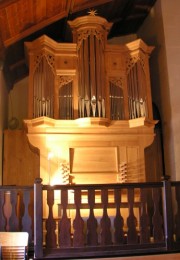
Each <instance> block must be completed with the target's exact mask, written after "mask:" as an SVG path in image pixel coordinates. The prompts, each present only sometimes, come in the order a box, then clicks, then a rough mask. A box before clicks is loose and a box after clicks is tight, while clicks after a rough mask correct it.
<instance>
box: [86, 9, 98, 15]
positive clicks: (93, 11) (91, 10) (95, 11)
mask: <svg viewBox="0 0 180 260" xmlns="http://www.w3.org/2000/svg"><path fill="white" fill-rule="evenodd" d="M88 14H89V15H90V16H96V15H97V10H94V9H90V10H89V12H88Z"/></svg>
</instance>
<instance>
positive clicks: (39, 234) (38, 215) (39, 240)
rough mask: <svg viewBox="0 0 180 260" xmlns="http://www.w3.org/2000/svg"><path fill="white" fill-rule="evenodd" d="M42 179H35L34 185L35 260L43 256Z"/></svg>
mask: <svg viewBox="0 0 180 260" xmlns="http://www.w3.org/2000/svg"><path fill="white" fill-rule="evenodd" d="M41 183H42V179H41V178H37V179H36V180H35V183H34V255H35V258H39V257H42V256H43V222H42V218H43V215H42V214H43V213H42V212H43V210H42V206H43V201H42V184H41Z"/></svg>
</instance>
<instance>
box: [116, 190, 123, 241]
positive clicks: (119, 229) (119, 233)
mask: <svg viewBox="0 0 180 260" xmlns="http://www.w3.org/2000/svg"><path fill="white" fill-rule="evenodd" d="M114 199H115V204H116V216H115V218H114V228H115V232H114V239H115V244H123V243H124V230H123V226H124V219H123V217H122V216H121V211H120V206H121V190H118V189H115V190H114Z"/></svg>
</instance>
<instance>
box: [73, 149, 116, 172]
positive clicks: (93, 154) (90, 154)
mask: <svg viewBox="0 0 180 260" xmlns="http://www.w3.org/2000/svg"><path fill="white" fill-rule="evenodd" d="M70 163H71V171H72V173H75V172H117V147H82V148H81V147H78V148H71V149H70Z"/></svg>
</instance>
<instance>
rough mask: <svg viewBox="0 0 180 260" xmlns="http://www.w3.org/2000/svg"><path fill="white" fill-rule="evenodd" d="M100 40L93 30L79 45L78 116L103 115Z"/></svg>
mask: <svg viewBox="0 0 180 260" xmlns="http://www.w3.org/2000/svg"><path fill="white" fill-rule="evenodd" d="M102 64H103V54H102V42H101V40H100V39H98V38H97V35H96V33H95V32H93V30H92V31H91V32H90V33H89V34H88V35H87V37H86V38H85V39H83V41H82V42H81V45H80V47H79V70H80V74H79V82H80V84H79V116H80V117H89V116H92V117H105V104H104V98H105V97H104V93H102V90H103V87H102V84H103V80H102V78H103V65H102Z"/></svg>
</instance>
